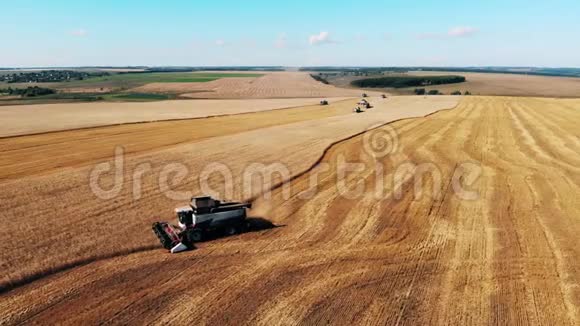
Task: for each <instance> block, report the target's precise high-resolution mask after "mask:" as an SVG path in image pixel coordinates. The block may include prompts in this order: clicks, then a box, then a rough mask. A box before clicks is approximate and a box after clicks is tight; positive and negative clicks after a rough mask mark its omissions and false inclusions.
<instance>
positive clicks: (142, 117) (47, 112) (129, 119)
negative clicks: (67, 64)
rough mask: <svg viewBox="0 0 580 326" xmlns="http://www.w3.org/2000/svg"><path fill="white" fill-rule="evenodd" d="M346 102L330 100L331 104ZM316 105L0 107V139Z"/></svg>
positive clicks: (297, 101)
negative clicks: (49, 132) (58, 131)
mask: <svg viewBox="0 0 580 326" xmlns="http://www.w3.org/2000/svg"><path fill="white" fill-rule="evenodd" d="M344 99H346V98H344V97H338V98H331V99H329V100H330V102H331V103H332V102H336V101H342V100H344ZM314 104H318V100H315V99H312V98H287V99H255V100H195V101H185V100H184V101H161V102H151V103H74V104H65V105H63V104H45V105H15V106H2V107H0V121H2V128H1V129H0V137H6V136H15V135H27V134H34V133H43V132H48V131H57V130H69V129H79V128H87V127H96V126H106V125H113V124H125V123H134V122H148V121H161V120H175V119H191V118H203V117H208V116H222V115H230V114H239V113H247V112H258V111H267V110H274V109H283V108H291V107H299V106H305V105H314Z"/></svg>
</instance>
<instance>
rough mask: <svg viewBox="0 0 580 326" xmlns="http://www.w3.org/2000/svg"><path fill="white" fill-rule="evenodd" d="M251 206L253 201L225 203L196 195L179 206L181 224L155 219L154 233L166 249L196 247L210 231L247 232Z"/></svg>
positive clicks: (181, 249)
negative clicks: (175, 224) (188, 203)
mask: <svg viewBox="0 0 580 326" xmlns="http://www.w3.org/2000/svg"><path fill="white" fill-rule="evenodd" d="M251 207H252V204H250V203H238V202H223V203H222V202H221V201H219V200H215V199H213V198H211V197H209V196H204V197H193V198H192V199H191V204H190V205H189V206H186V207H181V208H176V209H175V213H176V214H177V220H178V222H179V225H178V226H174V225H171V224H169V223H167V222H155V223H153V232H155V234H156V235H157V237H158V238H159V241H160V242H161V245H162V246H163V247H164V248H165V249H167V250H170V251H171V252H172V253H177V252H180V251H184V250H187V249H192V248H193V247H194V244H195V243H196V242H200V241H202V240H203V239H204V237H206V235H207V234H208V233H209V232H213V231H222V232H225V234H226V235H234V234H236V233H240V232H244V231H246V230H247V228H248V221H247V220H246V216H247V214H246V209H249V208H251Z"/></svg>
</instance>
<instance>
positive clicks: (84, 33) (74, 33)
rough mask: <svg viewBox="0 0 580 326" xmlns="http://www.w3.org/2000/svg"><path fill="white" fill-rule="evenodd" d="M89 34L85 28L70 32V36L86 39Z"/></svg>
mask: <svg viewBox="0 0 580 326" xmlns="http://www.w3.org/2000/svg"><path fill="white" fill-rule="evenodd" d="M87 34H88V32H87V30H86V29H84V28H79V29H75V30H73V31H71V32H70V35H72V36H77V37H84V36H87Z"/></svg>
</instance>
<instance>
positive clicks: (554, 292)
mask: <svg viewBox="0 0 580 326" xmlns="http://www.w3.org/2000/svg"><path fill="white" fill-rule="evenodd" d="M418 100H419V99H417V98H416V99H415V101H418ZM438 100H439V99H438ZM440 100H441V101H443V100H444V99H440ZM415 105H418V104H416V103H415ZM432 105H433V104H432ZM437 105H438V108H444V107H452V105H451V102H449V103H447V104H445V105H443V103H439V104H437ZM377 109H378V110H376V111H375V112H372V113H371V112H367V113H365V114H364V116H363V115H362V114H361V115H352V116H348V117H347V118H346V119H345V117H342V116H337V117H329V118H324V119H320V120H319V121H305V122H300V123H295V124H289V125H284V126H278V127H273V128H274V129H271V128H265V130H256V131H249V132H245V133H243V134H240V135H239V136H238V138H239V137H242V139H241V143H243V139H244V138H243V137H247V139H253V140H254V142H256V146H259V147H261V151H262V152H261V153H259V152H253V150H252V149H251V148H247V149H246V150H247V151H248V153H244V154H243V155H244V156H243V157H242V155H241V154H238V156H232V155H227V153H226V154H225V156H226V157H225V158H224V159H226V160H229V161H230V162H229V164H230V168H232V169H233V170H234V171H239V167H238V166H237V165H236V164H237V163H236V162H231V161H235V160H242V161H243V160H248V159H254V160H255V161H259V162H263V163H270V162H276V161H279V160H280V158H281V157H282V156H281V155H280V152H277V151H280V149H279V148H277V147H280V144H277V145H278V146H274V144H271V143H272V142H273V140H272V139H268V140H264V139H261V138H260V135H263V134H266V135H267V134H270V135H272V130H276V133H279V134H280V135H285V136H279V135H277V137H281V138H278V139H285V140H286V141H287V143H285V146H284V151H283V153H285V154H286V157H284V158H283V159H282V161H283V162H284V163H287V164H289V165H290V166H291V167H292V173H294V174H295V173H296V172H297V171H302V170H304V168H307V167H308V166H310V164H309V162H313V161H314V160H315V159H316V155H315V153H320V152H321V150H322V149H324V148H325V146H327V145H328V144H329V143H331V142H332V141H334V140H336V139H340V137H341V136H342V138H344V137H346V136H348V135H349V134H351V135H352V134H353V133H355V132H356V129H357V128H355V127H356V126H353V124H355V125H356V124H357V123H359V121H358V120H359V119H364V120H365V121H364V122H365V123H366V124H369V123H370V124H372V125H374V124H376V123H380V122H381V120H382V121H383V122H385V120H386V121H388V119H386V117H385V116H386V115H388V114H389V111H388V110H386V109H385V108H381V105H378V106H377ZM381 109H384V110H383V111H381ZM416 110H418V108H417V109H416ZM417 112H418V111H417ZM431 112H433V109H432V110H431ZM427 113H429V111H428V110H425V111H424V113H423V114H422V115H425V114H427ZM411 116H412V115H411ZM345 121H346V122H345ZM579 123H580V101H557V100H540V99H513V98H479V97H477V98H475V97H474V98H467V99H464V100H463V101H462V103H461V104H460V105H459V107H457V108H455V109H453V110H449V111H442V112H438V113H435V114H432V115H430V116H429V117H427V118H418V119H412V120H403V121H399V122H395V123H393V124H391V125H389V126H387V127H382V128H378V129H375V130H374V131H371V132H370V133H371V134H375V133H377V134H378V133H380V132H381V131H382V130H385V131H391V130H392V129H391V128H394V130H396V134H397V135H398V136H397V137H396V138H395V139H396V140H395V142H394V144H396V146H393V148H394V149H395V150H394V151H393V152H392V153H390V154H389V155H386V156H382V157H379V158H378V159H375V158H372V157H371V156H369V155H368V153H367V152H366V151H365V150H364V148H365V145H364V144H365V139H366V138H365V137H366V136H365V135H368V134H369V133H367V134H363V135H361V136H357V137H354V138H350V139H348V140H346V141H344V142H340V143H338V144H337V145H335V146H332V147H331V148H330V150H328V151H327V152H326V155H325V156H324V157H323V159H322V161H321V162H320V163H321V164H319V165H317V166H316V167H315V168H314V169H313V170H311V171H310V173H307V174H304V175H303V176H301V177H298V178H296V179H294V180H293V181H292V182H291V184H290V191H291V192H290V195H289V196H287V195H288V194H285V193H284V188H277V189H275V190H274V192H273V194H272V198H271V199H264V198H259V199H257V200H256V202H255V209H254V211H253V215H254V216H259V217H264V218H267V219H269V220H270V221H272V222H273V223H274V224H276V225H277V226H279V227H277V228H273V229H268V230H263V231H259V232H250V233H246V234H243V235H239V236H236V237H231V238H224V239H219V240H215V241H211V242H207V243H203V244H201V245H200V246H199V247H200V248H199V249H198V250H195V251H191V252H187V253H183V254H180V255H168V254H166V253H165V252H164V251H163V250H160V249H152V247H151V245H153V244H154V242H155V239H153V238H152V236H151V238H147V239H144V237H143V236H142V232H143V230H142V229H143V223H142V222H149V221H152V220H155V219H156V218H154V217H151V218H149V217H148V216H143V215H144V213H145V214H151V213H155V212H162V211H170V209H171V207H173V206H175V205H174V204H175V202H174V201H171V200H169V199H163V198H159V196H158V194H156V192H155V191H153V192H152V191H151V189H150V188H151V187H152V184H153V181H151V180H148V179H147V180H145V183H146V187H145V189H144V192H143V193H144V194H146V197H145V198H141V199H140V200H136V201H131V200H130V198H129V199H127V196H124V197H121V198H119V199H116V200H112V201H103V202H100V203H99V204H100V206H94V205H93V204H94V202H98V201H95V200H94V199H90V198H88V197H83V194H82V191H83V190H82V187H81V188H78V187H77V188H70V185H71V184H76V183H77V182H80V181H78V180H77V181H75V179H74V178H72V179H71V177H70V175H69V176H67V173H66V171H63V172H61V173H60V172H59V173H56V172H55V173H54V174H51V175H47V176H39V177H34V178H30V180H26V179H23V180H17V181H10V182H7V183H4V186H6V188H7V189H8V191H7V192H5V193H3V194H2V198H0V202H1V203H2V206H3V207H6V209H5V211H4V212H3V213H2V214H6V215H3V218H2V219H3V221H4V220H5V223H4V225H3V229H2V233H3V239H4V238H6V236H7V233H8V232H12V233H13V234H14V236H15V237H16V238H24V237H25V236H26V235H27V234H36V235H35V236H32V238H34V239H39V238H40V237H39V236H38V233H37V232H39V230H38V226H37V224H38V223H32V225H30V224H28V225H27V224H26V222H38V221H39V218H40V216H39V213H38V212H39V211H40V210H41V207H43V205H44V206H46V203H48V202H49V196H50V195H52V196H55V195H56V196H58V195H60V196H59V197H58V198H59V202H55V203H53V207H51V208H52V209H53V210H54V211H56V212H60V213H61V214H62V213H64V215H66V216H64V217H62V218H61V219H60V220H61V221H64V220H66V221H67V222H68V223H67V224H60V223H61V222H59V217H58V216H57V215H55V213H53V212H52V211H51V212H46V214H47V215H48V217H49V218H51V220H53V219H54V222H55V223H56V224H57V225H56V226H55V229H53V230H47V234H50V235H51V238H50V240H49V241H50V242H52V244H49V243H42V240H40V241H41V243H35V244H33V245H32V244H27V245H25V246H18V244H16V243H14V246H11V245H10V244H8V246H7V244H3V248H2V255H3V259H2V260H3V261H5V262H6V263H5V266H4V267H6V270H7V271H9V273H10V274H9V275H10V278H11V279H12V280H18V273H25V272H26V271H28V272H29V273H30V272H32V274H29V280H30V282H24V283H22V284H19V285H18V286H17V287H16V288H14V289H12V290H10V291H5V292H4V293H2V294H0V295H1V297H0V310H1V311H3V312H4V315H3V321H4V322H5V323H9V324H12V323H18V322H37V323H41V324H42V323H51V322H55V321H59V322H67V323H81V322H85V323H86V322H92V323H95V322H102V323H143V322H155V323H168V322H173V323H185V322H193V323H195V324H200V323H207V324H224V323H228V324H240V323H260V324H272V323H273V324H295V323H305V324H320V323H327V322H332V323H340V324H352V323H353V322H354V323H372V324H376V323H380V324H428V323H435V324H449V323H454V324H486V323H501V324H516V323H522V324H560V325H565V324H570V325H573V324H577V323H578V321H579V311H578V309H579V308H578V307H579V305H580V293H579V289H578V282H579V279H578V278H579V277H580V275H579V273H578V272H577V271H579V270H580V266H578V264H579V263H578V260H577V259H576V257H578V254H579V253H578V248H579V246H578V245H579V243H578V242H579V241H580V240H579V239H578V237H577V234H579V231H580V224H579V221H578V218H579V216H580V214H579V213H580V207H579V205H578V202H577V201H576V197H577V194H578V193H579V191H580V189H579V188H580V178H579V175H580V173H579V172H580V171H578V170H579V168H578V166H580V155H579V154H578V153H580V140H579V137H580V135H579V133H578V129H577V126H578V124H579ZM361 125H364V124H361ZM314 127H317V128H319V129H320V130H317V133H314V134H313V135H312V137H313V138H309V137H310V136H309V134H308V133H307V132H305V130H310V128H314ZM360 130H361V129H360V128H359V131H360ZM362 130H364V129H362ZM333 133H334V135H333V136H334V137H330V136H329V135H330V134H333ZM390 134H392V133H390ZM324 135H326V136H324ZM323 136H324V137H325V138H324V140H322V141H321V140H318V139H317V138H320V137H323ZM231 137H232V136H225V137H217V138H215V139H211V140H208V141H207V147H204V146H205V145H204V144H203V142H201V143H196V144H194V145H192V146H188V145H181V146H179V147H175V148H173V149H168V150H164V151H162V152H160V153H161V154H156V155H157V156H155V155H154V154H150V155H149V156H147V155H145V156H136V157H134V158H130V159H129V160H128V162H127V165H128V166H132V165H133V164H135V163H136V162H140V161H142V160H150V161H152V162H154V163H155V164H159V163H160V162H159V161H163V160H167V161H171V159H170V158H168V156H173V160H174V161H175V159H176V158H177V157H180V158H181V159H182V160H186V161H187V160H189V159H192V158H193V157H195V155H191V154H188V153H189V152H190V151H192V150H193V149H198V150H204V151H203V152H204V153H205V150H208V152H211V151H210V149H211V148H215V146H219V145H220V144H224V145H222V146H226V145H225V144H229V143H231V142H232V138H231ZM284 137H286V138H284ZM315 138H316V140H315ZM274 142H275V141H274ZM252 153H253V154H252ZM269 153H277V154H276V155H277V156H278V159H276V156H272V157H270V156H269ZM188 155H189V156H188ZM161 157H162V158H163V159H162V158H161ZM153 159H155V160H153ZM214 159H216V157H214ZM208 160H209V158H208ZM343 160H344V161H348V162H352V163H354V162H358V163H362V164H364V168H363V169H360V170H358V171H356V172H351V173H349V174H347V175H346V178H345V179H342V178H339V176H337V172H336V171H337V168H336V167H337V164H339V162H341V161H343ZM133 161H134V162H133ZM466 162H472V163H476V165H466V164H463V163H466ZM410 163H414V164H416V165H418V167H419V170H421V169H423V171H426V172H427V173H426V176H425V177H424V178H420V177H417V176H418V175H420V173H419V172H417V171H414V170H410V171H411V172H413V171H414V172H415V173H410V174H401V175H398V176H399V178H396V180H398V181H400V182H393V180H394V175H393V174H395V173H396V171H401V170H400V167H401V166H407V167H412V166H411V165H410ZM405 164H406V165H405ZM242 165H243V164H242ZM477 166H481V167H482V174H481V176H480V177H479V178H478V179H476V180H475V181H474V182H470V181H473V180H470V177H472V176H473V174H474V173H475V172H476V171H477V168H476V167H477ZM192 167H193V168H195V167H196V166H195V165H193V166H192ZM378 167H382V171H383V174H380V173H379V174H377V171H381V169H379V168H378ZM75 171H76V172H75V174H78V175H82V172H81V171H80V170H75ZM458 171H459V172H458ZM461 171H463V172H461ZM338 174H339V173H338ZM313 175H316V176H317V178H318V180H319V183H318V187H317V189H316V191H315V192H314V193H311V192H310V191H309V182H310V180H311V176H313ZM454 176H455V177H454ZM59 178H69V179H67V182H66V183H65V182H63V183H61V184H58V183H57V184H51V182H54V180H59ZM337 179H338V180H339V181H340V180H344V181H345V183H344V186H345V187H347V188H349V189H351V190H352V188H353V187H355V186H356V185H363V186H364V187H365V188H364V189H363V191H362V195H361V196H359V197H358V198H350V199H349V198H344V196H341V193H340V191H339V190H340V189H339V188H337ZM417 180H423V187H419V189H421V190H423V194H422V196H421V197H420V198H416V197H415V196H416V195H417V194H418V193H417V191H415V189H414V183H416V181H417ZM454 180H455V181H454ZM130 181H131V180H129V181H126V182H130ZM30 182H34V183H35V186H32V185H27V183H30ZM218 184H219V180H218V181H216V185H218ZM338 184H341V183H340V182H338ZM377 184H380V185H382V186H381V187H379V189H382V190H383V193H382V194H380V196H378V195H376V194H375V189H376V185H377ZM457 184H459V185H461V186H463V187H464V188H465V191H466V192H470V191H475V192H476V193H477V194H478V199H476V200H462V199H460V197H459V195H461V194H462V193H458V192H456V191H454V189H455V187H456V185H457ZM433 185H435V187H433ZM67 187H69V188H67ZM195 187H197V185H195V184H194V183H188V184H186V185H184V187H181V186H180V187H179V189H183V188H185V189H191V188H195ZM433 188H435V191H432V190H431V189H433ZM32 189H34V190H35V191H37V192H36V193H33V192H32ZM148 190H149V191H148ZM18 191H21V192H22V193H23V194H27V195H28V196H29V198H18V197H17V196H16V194H17V193H18ZM29 191H30V192H29ZM59 191H60V193H59ZM71 192H77V194H76V195H77V196H78V197H81V198H84V199H86V200H87V202H86V203H83V202H79V201H78V200H77V199H75V198H74V196H73V194H71ZM55 193H56V194H55ZM458 194H459V195H458ZM306 195H308V196H306ZM351 195H352V193H351ZM347 197H350V196H347ZM27 199H28V200H29V201H30V200H32V199H34V200H36V202H33V203H30V202H27ZM71 200H72V202H71ZM127 200H129V201H127ZM91 202H93V203H91ZM110 212H113V214H111V213H110ZM21 216H28V217H29V218H28V219H25V221H23V220H22V218H20V217H21ZM93 219H94V220H96V221H98V223H97V226H96V227H94V229H93V232H92V233H96V232H102V234H103V237H102V238H100V239H99V238H98V237H92V236H91V234H92V233H91V232H88V231H86V229H87V228H88V227H91V226H94V224H92V223H91V221H92V220H93ZM106 222H109V223H112V226H111V225H103V224H104V223H106ZM132 223H133V225H132ZM87 224H90V225H87ZM27 228H28V229H27ZM119 229H120V231H116V230H119ZM79 235H81V236H82V237H83V243H78V237H79ZM62 242H64V243H62ZM111 243H113V244H114V243H117V244H118V245H119V246H120V247H121V249H123V250H124V251H123V250H121V251H120V252H119V253H118V255H115V254H112V253H114V252H113V251H107V250H106V248H110V244H111ZM59 246H64V247H62V248H68V249H61V251H64V252H60V251H59V250H56V251H55V249H58V248H59ZM75 246H77V248H80V249H81V250H80V251H77V250H75V248H74V247H75ZM79 246H80V247H79ZM17 247H18V248H17ZM21 248H24V249H21ZM131 248H132V249H133V253H132V254H127V253H128V250H129V249H131ZM66 254H68V256H67V255H66ZM86 254H89V255H88V256H87V255H86ZM83 255H85V256H86V257H87V258H90V257H92V258H93V260H89V259H85V260H82V259H80V260H74V259H72V260H71V259H70V258H67V257H69V256H77V257H82V256H83ZM47 259H50V261H52V262H53V265H52V266H54V269H53V270H52V271H50V270H48V271H46V273H45V275H41V274H38V273H39V271H42V270H43V269H42V268H43V267H45V266H46V265H50V264H47V263H48V260H47ZM67 259H68V262H67V263H65V262H64V261H66V260H67ZM59 266H60V268H59ZM35 272H36V273H37V275H36V279H35V277H34V273H35Z"/></svg>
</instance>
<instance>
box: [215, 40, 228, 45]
mask: <svg viewBox="0 0 580 326" xmlns="http://www.w3.org/2000/svg"><path fill="white" fill-rule="evenodd" d="M215 45H217V46H224V45H226V41H224V40H215Z"/></svg>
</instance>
